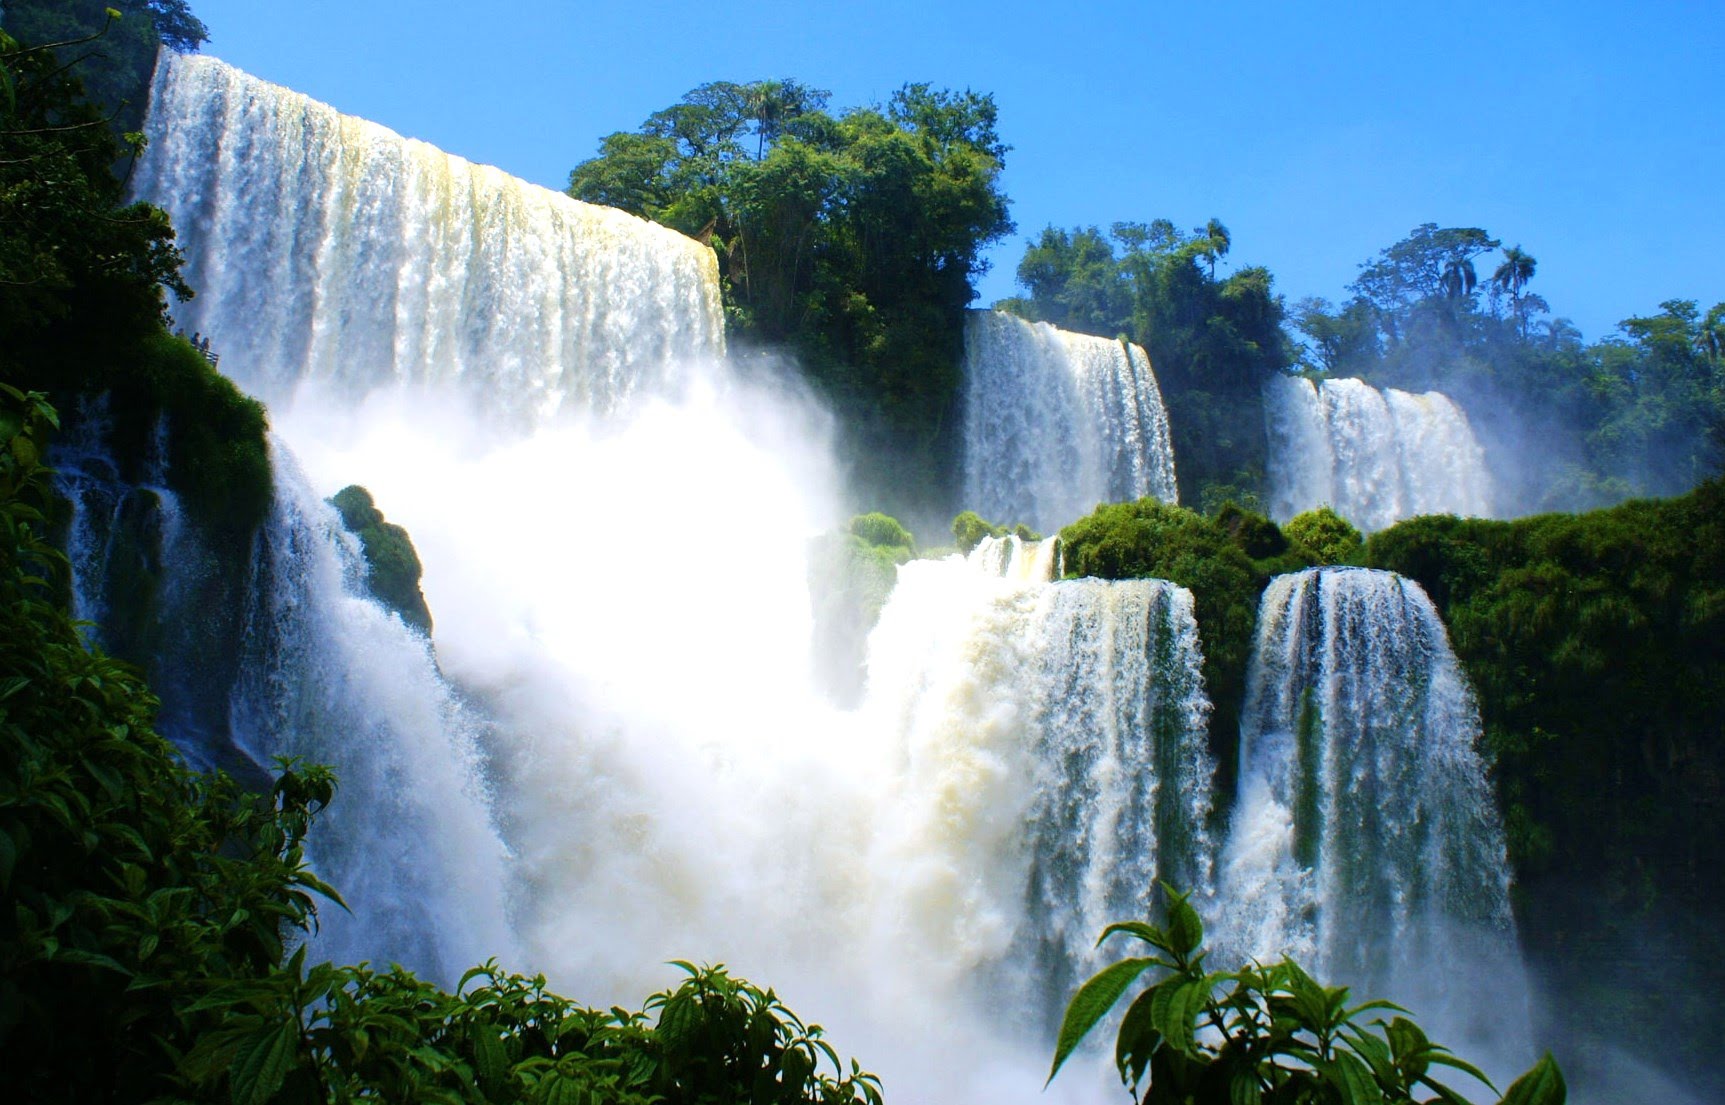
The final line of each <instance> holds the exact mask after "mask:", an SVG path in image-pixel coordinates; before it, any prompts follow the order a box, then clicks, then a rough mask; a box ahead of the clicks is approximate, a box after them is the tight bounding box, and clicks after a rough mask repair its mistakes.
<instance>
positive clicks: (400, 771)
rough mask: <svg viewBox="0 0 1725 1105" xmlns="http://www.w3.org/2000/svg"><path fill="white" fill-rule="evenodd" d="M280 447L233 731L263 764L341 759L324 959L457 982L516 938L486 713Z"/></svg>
mask: <svg viewBox="0 0 1725 1105" xmlns="http://www.w3.org/2000/svg"><path fill="white" fill-rule="evenodd" d="M271 454H272V456H273V457H274V465H273V469H274V473H273V474H274V480H275V498H274V502H273V504H272V508H271V511H270V517H269V520H268V521H267V522H266V523H265V527H264V532H263V533H261V534H260V535H259V539H258V542H257V554H256V558H255V561H254V566H253V584H252V596H253V600H252V601H253V606H252V609H251V610H250V611H249V612H248V624H247V626H246V632H245V637H244V648H245V657H244V661H243V663H242V665H241V668H240V678H239V681H238V685H237V686H236V687H235V689H234V694H233V699H232V703H231V710H232V714H233V719H234V720H233V732H234V738H235V740H236V742H237V743H238V744H239V746H240V749H241V750H242V751H243V752H245V753H246V754H247V755H249V756H250V757H251V758H252V760H253V761H254V762H256V763H259V764H270V763H272V762H273V761H274V760H275V759H276V758H278V757H284V756H285V757H298V758H301V759H304V760H307V761H309V762H312V763H321V764H328V765H329V766H330V767H332V768H334V769H335V772H336V776H337V779H338V781H339V788H340V794H341V797H340V798H339V799H338V800H337V803H336V804H335V806H334V807H332V809H331V811H330V812H329V813H328V814H326V815H325V816H326V817H328V818H330V819H331V821H332V825H331V829H332V830H333V831H326V832H315V833H314V834H313V835H312V836H311V838H310V840H309V842H308V849H307V850H308V854H309V857H310V859H311V862H312V864H313V865H314V866H315V867H316V868H317V870H318V871H319V872H320V873H321V874H322V875H323V877H324V879H325V881H328V882H331V883H333V884H334V885H335V886H337V887H338V888H339V889H340V890H341V892H342V896H343V897H344V899H345V900H346V901H347V903H348V905H349V907H351V911H347V910H341V909H337V908H332V907H326V908H324V909H323V911H322V916H321V919H320V922H319V926H318V929H319V931H318V934H317V937H316V942H317V949H318V952H319V954H321V955H324V956H327V957H329V958H332V959H335V960H337V961H340V962H358V961H359V960H362V959H372V960H379V959H384V958H385V957H387V959H389V960H394V961H397V962H401V963H404V964H407V965H410V966H412V967H414V968H416V969H418V970H421V971H425V972H427V973H429V974H430V975H432V976H433V977H436V978H451V977H455V976H458V975H459V974H460V972H461V971H462V970H463V969H465V968H466V967H469V966H472V965H473V964H474V963H477V962H481V961H483V960H484V959H485V958H487V957H490V956H494V955H508V954H510V953H511V952H512V951H513V950H514V945H515V941H514V939H513V937H512V936H511V934H510V930H509V926H508V924H507V922H506V920H505V913H506V905H507V903H506V900H505V899H506V890H505V876H506V868H505V860H506V858H507V856H506V851H505V849H504V847H503V845H502V844H501V842H500V841H499V839H498V836H497V832H496V830H495V829H494V828H493V827H492V825H491V823H490V817H489V812H488V797H489V796H488V795H487V794H486V792H485V783H484V780H483V774H482V770H481V768H482V764H481V758H480V743H479V742H480V737H481V730H482V721H481V719H480V718H479V716H478V715H477V714H476V713H475V712H474V711H473V710H472V709H471V708H470V707H468V706H467V705H466V704H464V703H463V702H462V701H460V699H459V698H458V697H457V696H456V695H455V694H454V693H453V692H452V691H451V689H450V688H449V686H448V685H447V684H446V683H445V682H444V680H443V678H442V676H441V675H440V674H439V673H438V670H437V664H436V661H435V660H434V659H433V657H432V655H431V648H430V643H429V642H428V641H426V640H425V638H424V637H423V636H421V635H420V634H419V633H418V632H417V631H415V630H413V629H411V628H409V627H408V626H407V625H406V624H405V623H404V622H403V621H402V620H401V618H400V617H399V615H396V614H393V613H391V612H389V611H387V610H385V609H384V608H383V607H382V606H381V605H379V604H378V603H377V602H376V601H375V600H374V599H373V598H372V596H371V595H370V594H369V592H368V591H367V590H366V588H365V584H364V572H365V567H364V561H363V560H362V559H361V557H360V553H359V547H358V541H357V539H356V538H354V537H353V536H352V535H351V534H348V533H347V532H346V531H344V530H343V529H342V527H341V522H340V519H339V517H338V516H337V514H336V511H335V508H334V507H332V506H331V505H330V504H329V503H327V502H325V501H323V500H322V499H320V498H319V497H318V496H317V495H316V494H315V493H314V492H313V491H312V490H311V487H310V485H309V484H307V482H306V480H305V477H304V476H303V475H301V474H300V472H299V471H298V469H297V466H296V465H295V464H294V463H293V461H292V460H291V459H289V456H288V452H287V450H286V449H284V448H282V447H280V445H279V443H276V447H275V448H272V450H271ZM428 915H429V916H431V917H434V918H436V921H435V923H432V924H428V923H427V916H428Z"/></svg>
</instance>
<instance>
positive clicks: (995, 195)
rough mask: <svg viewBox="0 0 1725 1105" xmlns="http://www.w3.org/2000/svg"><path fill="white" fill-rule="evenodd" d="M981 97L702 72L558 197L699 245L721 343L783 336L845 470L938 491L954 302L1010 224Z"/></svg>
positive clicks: (955, 332) (888, 492)
mask: <svg viewBox="0 0 1725 1105" xmlns="http://www.w3.org/2000/svg"><path fill="white" fill-rule="evenodd" d="M1006 150H1007V147H1006V146H1005V144H1003V143H1002V142H1001V141H1000V138H999V136H998V135H997V134H996V132H995V106H994V101H993V99H992V98H990V97H988V96H985V95H980V94H977V93H973V92H964V93H954V92H948V91H941V90H936V89H933V88H930V87H929V86H928V85H926V84H907V85H905V86H904V87H903V88H900V89H899V90H898V91H897V92H895V93H893V94H892V96H891V97H890V98H889V99H888V101H887V102H886V103H885V104H884V105H875V106H870V107H859V108H852V109H850V110H847V111H844V112H841V113H838V114H833V113H830V112H829V111H828V110H827V93H825V92H823V91H821V90H819V89H814V88H810V87H808V86H806V85H803V84H800V83H798V82H796V81H793V80H781V81H757V82H754V83H750V84H736V83H732V82H729V81H718V82H714V83H712V84H705V85H702V86H701V87H700V88H697V89H695V90H693V91H692V92H690V93H689V94H688V95H686V96H684V97H683V99H682V100H681V101H680V102H679V103H677V104H674V105H672V106H671V107H668V108H666V109H665V110H663V111H659V112H655V113H654V114H653V115H652V116H651V117H650V118H648V120H647V121H646V122H645V123H644V124H642V126H641V129H640V130H639V131H637V132H626V133H618V134H613V135H610V136H609V137H607V138H606V139H605V140H604V141H603V142H602V143H601V144H600V152H599V156H598V157H596V158H594V159H592V160H590V161H586V162H583V163H582V164H581V165H579V166H577V167H576V169H575V170H574V172H573V173H571V174H570V180H569V193H570V195H572V196H574V197H575V198H577V199H582V200H588V201H591V202H594V203H604V204H609V205H611V206H614V207H620V208H622V209H623V210H625V211H630V212H633V213H635V214H637V215H642V216H644V217H646V218H651V219H655V220H657V221H659V222H661V223H664V224H665V225H667V226H671V227H674V228H675V229H677V230H681V231H682V232H684V233H685V234H690V235H696V236H699V237H701V238H702V239H703V240H706V241H710V242H711V243H712V245H713V248H714V250H715V251H716V252H717V254H718V258H719V271H720V276H721V288H722V291H723V295H724V301H725V308H726V316H727V321H728V323H729V328H730V335H731V339H732V342H733V344H734V345H736V346H738V347H740V348H742V349H745V350H746V349H749V348H754V347H767V348H782V349H787V350H789V351H790V352H791V353H793V354H794V355H795V356H796V357H797V359H798V361H799V362H800V364H801V365H802V368H803V370H804V372H805V373H806V374H807V375H808V377H809V379H811V380H812V381H813V382H814V383H815V385H816V386H817V387H819V388H820V389H821V391H822V392H823V394H824V395H825V396H826V398H827V400H828V401H829V402H831V403H832V405H833V407H834V409H835V410H836V411H837V412H838V414H839V415H840V420H841V422H840V424H841V425H842V426H843V427H844V429H845V432H846V434H847V436H848V438H849V440H848V442H847V445H848V446H849V448H848V450H847V452H848V454H849V455H851V456H853V457H855V458H858V459H857V463H858V465H859V471H858V473H857V474H856V475H857V477H858V481H859V482H860V484H861V485H862V486H863V487H865V488H868V489H869V490H870V491H871V492H872V494H873V496H874V497H876V498H877V499H878V500H879V501H884V502H886V503H887V504H888V506H889V508H890V509H892V510H893V511H895V512H897V513H903V514H906V516H918V515H926V514H928V513H930V512H932V511H940V510H942V509H943V508H945V506H946V503H947V501H948V500H947V496H948V488H949V485H950V480H951V470H952V467H953V464H954V459H955V457H954V454H955V450H956V437H955V429H956V427H957V423H958V419H957V417H956V411H955V409H954V407H955V403H956V401H957V396H958V387H959V382H960V375H959V372H960V368H959V366H960V364H961V362H962V357H963V351H964V308H965V306H966V305H967V304H968V303H969V302H970V301H971V299H972V298H974V295H975V293H974V292H973V290H972V288H971V280H972V278H973V277H974V276H976V275H977V274H978V273H980V272H982V271H983V269H984V267H985V264H986V262H985V261H984V260H983V258H982V248H983V247H984V246H985V245H987V244H988V243H990V242H992V241H994V240H996V239H998V238H1000V237H1001V236H1002V235H1004V234H1006V233H1008V232H1010V231H1011V229H1012V223H1011V220H1010V219H1009V218H1008V217H1007V212H1006V206H1007V203H1006V197H1005V195H1004V194H1002V193H1001V191H1000V188H999V175H1000V170H1001V165H1002V161H1003V159H1004V157H1005V155H1006Z"/></svg>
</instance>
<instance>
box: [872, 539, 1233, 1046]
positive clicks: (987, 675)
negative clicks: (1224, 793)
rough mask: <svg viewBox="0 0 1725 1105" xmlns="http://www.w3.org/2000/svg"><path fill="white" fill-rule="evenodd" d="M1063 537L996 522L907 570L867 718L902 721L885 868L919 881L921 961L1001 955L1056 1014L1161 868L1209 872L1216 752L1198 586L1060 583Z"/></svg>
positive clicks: (908, 939) (1147, 895) (1029, 995)
mask: <svg viewBox="0 0 1725 1105" xmlns="http://www.w3.org/2000/svg"><path fill="white" fill-rule="evenodd" d="M1053 544H1054V542H1053V541H1046V542H1041V543H1038V544H1031V545H1024V544H1023V543H1021V542H1020V541H1019V540H1018V539H1017V538H1006V539H1004V540H1001V541H996V540H993V539H989V540H986V541H984V542H983V544H982V545H980V546H978V548H977V549H976V550H975V551H974V552H972V553H971V554H970V556H969V557H968V558H965V559H960V558H959V557H956V556H953V557H949V558H947V559H946V560H943V561H915V562H912V563H910V564H907V565H905V566H904V567H903V568H901V569H900V572H899V585H898V587H897V588H896V589H895V590H894V591H893V594H892V598H891V599H890V600H889V602H888V604H887V607H886V609H885V610H884V611H883V612H882V614H881V620H880V624H879V626H878V627H877V628H876V630H875V632H874V634H873V636H872V637H871V638H870V641H869V695H868V700H867V702H866V704H865V707H864V711H865V718H866V720H867V721H868V723H869V725H870V727H871V728H872V729H874V730H875V731H877V732H886V733H892V734H895V737H894V740H893V746H894V747H895V749H897V752H896V756H897V759H896V762H895V769H894V775H895V776H896V778H894V779H893V782H892V785H891V787H890V790H891V793H892V794H893V795H894V797H893V798H891V799H889V800H888V802H887V805H886V809H885V816H884V817H883V819H882V825H883V831H884V835H883V837H882V839H881V842H880V844H879V845H878V846H877V847H878V850H879V854H878V855H877V859H876V861H875V866H876V867H878V869H879V870H881V871H883V872H890V871H895V870H896V871H899V872H903V873H905V874H908V875H909V879H908V881H906V880H905V879H904V875H899V876H895V879H896V881H900V882H903V883H904V885H903V886H901V887H900V888H899V890H898V892H899V893H901V894H908V896H909V903H908V908H905V909H903V910H902V912H901V913H900V924H899V926H898V928H897V929H895V930H894V939H893V941H892V943H893V945H894V946H897V947H899V948H902V949H905V950H907V951H911V952H913V953H914V954H916V955H917V956H918V958H919V959H920V958H921V957H922V956H924V955H928V954H929V953H932V958H929V959H927V961H926V962H919V963H918V967H917V977H920V978H941V977H953V978H958V977H962V976H965V975H969V974H971V973H972V972H975V971H976V970H978V969H979V968H983V967H987V966H989V965H991V964H992V965H995V966H996V968H998V967H999V966H1000V965H1003V964H1005V965H1009V966H1010V969H1009V970H1007V971H1004V972H1002V971H999V970H998V969H997V970H996V971H995V972H994V975H992V976H991V977H993V978H994V987H995V988H996V989H997V990H999V989H1000V988H1002V987H1003V988H1004V990H1005V992H1007V993H1010V994H1011V995H1012V997H1013V998H1014V1001H1013V1002H1012V1003H1011V1004H1010V1005H1009V1006H1008V1008H1010V1009H1014V1010H1016V1012H1015V1013H1011V1014H1008V1015H1006V1018H1005V1019H1012V1018H1019V1019H1024V1020H1027V1021H1028V1022H1030V1023H1032V1024H1034V1025H1036V1026H1038V1027H1041V1026H1042V1024H1043V1021H1044V1020H1045V1019H1046V1018H1047V1017H1048V1016H1049V1015H1050V1014H1052V1013H1057V1012H1058V1010H1059V1009H1060V1008H1061V1007H1063V1005H1064V1001H1065V998H1066V997H1067V996H1069V995H1070V993H1071V989H1072V988H1073V986H1075V984H1076V983H1077V982H1079V981H1082V979H1083V977H1085V976H1087V975H1088V973H1089V972H1090V971H1091V970H1093V969H1095V968H1096V967H1098V966H1100V965H1101V963H1100V961H1099V959H1098V955H1097V953H1096V952H1095V951H1094V950H1093V945H1094V943H1095V940H1096V936H1097V934H1099V933H1100V932H1101V931H1102V928H1103V926H1105V925H1106V924H1107V923H1108V922H1109V921H1111V920H1117V919H1120V918H1122V917H1135V916H1143V915H1145V914H1146V913H1147V911H1148V909H1149V906H1150V902H1151V896H1152V894H1153V893H1154V890H1155V886H1156V881H1157V879H1158V878H1165V879H1169V880H1173V881H1177V882H1179V883H1180V884H1181V885H1186V886H1197V885H1201V884H1206V883H1207V882H1208V876H1209V858H1210V857H1209V850H1208V846H1207V843H1206V835H1205V829H1204V821H1205V818H1206V817H1207V816H1208V814H1209V808H1210V794H1211V775H1212V773H1213V770H1214V767H1213V764H1212V763H1211V761H1210V757H1209V752H1208V749H1207V747H1206V745H1205V731H1206V723H1207V721H1208V717H1209V711H1210V703H1209V699H1208V698H1207V697H1206V696H1205V694H1204V689H1203V682H1202V678H1201V676H1200V673H1199V669H1200V666H1201V664H1202V654H1201V652H1200V651H1199V647H1198V638H1197V625H1196V622H1195V621H1194V619H1193V614H1192V596H1191V593H1190V592H1188V591H1186V590H1184V589H1183V588H1179V587H1175V586H1174V585H1173V584H1170V583H1165V582H1163V581H1161V580H1131V581H1124V582H1105V581H1102V580H1094V579H1086V580H1073V581H1068V582H1058V583H1056V582H1050V575H1051V569H1052V566H1053V560H1054V557H1053V549H1052V546H1053Z"/></svg>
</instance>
